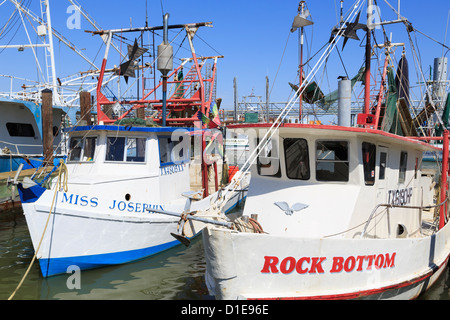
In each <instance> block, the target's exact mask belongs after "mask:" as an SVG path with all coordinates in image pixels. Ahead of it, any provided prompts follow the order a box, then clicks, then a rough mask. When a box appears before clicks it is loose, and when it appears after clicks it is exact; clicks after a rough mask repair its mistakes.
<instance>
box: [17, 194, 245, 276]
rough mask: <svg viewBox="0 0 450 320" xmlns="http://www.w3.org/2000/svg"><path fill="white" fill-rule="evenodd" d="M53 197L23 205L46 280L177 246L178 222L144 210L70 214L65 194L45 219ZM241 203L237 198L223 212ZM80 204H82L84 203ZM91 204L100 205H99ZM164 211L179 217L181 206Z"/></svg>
mask: <svg viewBox="0 0 450 320" xmlns="http://www.w3.org/2000/svg"><path fill="white" fill-rule="evenodd" d="M38 193H39V192H38ZM53 194H54V191H50V190H48V191H44V192H43V193H42V195H39V194H37V197H39V200H38V201H35V202H25V203H23V210H24V214H25V217H26V222H27V225H28V228H29V232H30V236H31V239H32V243H33V247H34V250H35V251H37V249H38V247H39V243H40V242H41V239H42V244H41V247H40V249H39V251H38V254H37V259H39V263H40V267H41V272H42V275H43V276H44V277H48V276H53V275H57V274H62V273H66V272H70V270H72V268H73V267H77V268H79V269H80V270H86V269H92V268H98V267H104V266H109V265H117V264H123V263H128V262H132V261H136V260H140V259H143V258H146V257H149V256H151V255H154V254H157V253H160V252H162V251H165V250H167V249H170V248H172V247H174V246H177V245H179V244H180V242H179V241H178V240H176V239H175V238H174V237H173V236H171V233H178V230H177V227H178V221H179V219H178V218H175V217H170V216H165V215H162V214H155V213H149V212H144V211H143V210H141V212H139V213H136V212H133V213H123V212H118V211H111V210H105V209H103V210H94V209H96V208H84V209H82V208H80V207H78V208H71V207H70V205H67V200H66V199H67V195H66V194H65V193H63V192H57V194H56V196H55V201H54V202H55V203H56V204H57V205H56V206H54V207H53V209H52V212H51V214H49V212H50V204H51V203H52V199H51V198H50V197H53ZM213 196H214V195H211V196H210V197H208V198H205V199H203V200H201V201H199V202H198V204H199V205H197V206H196V207H197V208H200V207H202V205H203V206H206V205H207V204H209V203H210V201H211V197H213ZM73 199H74V198H73ZM80 200H81V198H80ZM80 200H79V201H80ZM242 200H243V198H242V196H239V195H238V194H237V195H236V197H234V198H233V201H232V202H231V203H230V204H229V205H228V206H227V208H226V211H227V212H228V211H230V210H232V209H233V208H234V206H236V205H237V203H238V202H240V201H242ZM74 201H75V200H73V201H72V207H73V202H74ZM83 201H86V200H85V199H84V198H83ZM95 201H96V202H95V203H97V201H98V202H99V203H100V202H101V199H97V200H95ZM62 202H64V203H62ZM201 202H203V203H204V204H202V203H201ZM79 203H80V202H79ZM82 203H83V204H84V203H85V202H82ZM44 204H45V205H44ZM86 207H88V206H86ZM99 207H101V206H100V205H99ZM164 209H166V210H171V211H175V212H182V211H183V206H182V205H176V206H165V207H164ZM124 211H126V210H124ZM44 230H45V232H44ZM68 270H69V271H68Z"/></svg>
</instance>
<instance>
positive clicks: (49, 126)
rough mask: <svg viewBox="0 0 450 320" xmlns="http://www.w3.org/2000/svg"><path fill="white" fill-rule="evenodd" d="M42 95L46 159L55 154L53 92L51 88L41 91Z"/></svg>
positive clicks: (43, 142) (43, 138) (43, 139)
mask: <svg viewBox="0 0 450 320" xmlns="http://www.w3.org/2000/svg"><path fill="white" fill-rule="evenodd" d="M41 97H42V106H41V109H42V110H41V111H42V146H43V155H44V160H45V161H50V160H51V158H52V156H53V93H52V90H50V89H44V90H42V92H41Z"/></svg>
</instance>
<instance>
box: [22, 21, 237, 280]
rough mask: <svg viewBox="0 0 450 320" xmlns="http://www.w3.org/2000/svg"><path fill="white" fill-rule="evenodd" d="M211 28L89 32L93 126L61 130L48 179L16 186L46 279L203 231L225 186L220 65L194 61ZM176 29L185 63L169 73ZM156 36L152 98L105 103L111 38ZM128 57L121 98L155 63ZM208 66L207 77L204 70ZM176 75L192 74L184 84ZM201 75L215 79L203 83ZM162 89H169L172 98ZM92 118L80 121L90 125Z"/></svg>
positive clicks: (140, 54) (140, 53)
mask: <svg viewBox="0 0 450 320" xmlns="http://www.w3.org/2000/svg"><path fill="white" fill-rule="evenodd" d="M210 25H211V23H196V24H185V25H169V24H168V14H166V15H165V17H164V25H163V26H160V27H148V26H146V27H143V28H128V29H118V30H100V31H95V32H94V34H99V35H102V36H103V35H106V39H107V41H106V43H107V45H106V49H105V56H104V59H103V63H102V68H101V71H100V73H99V77H98V87H97V106H96V107H97V108H96V113H97V120H98V121H97V123H95V124H90V123H86V124H85V125H79V126H74V127H71V128H69V129H68V130H66V131H67V134H68V135H69V143H68V150H69V153H68V156H67V158H66V159H65V160H64V161H61V162H60V163H59V164H58V165H57V166H55V168H54V171H53V173H54V174H55V175H56V177H55V178H53V179H52V178H48V179H47V180H46V182H41V181H39V182H38V181H35V180H33V179H29V178H25V179H23V181H20V183H19V184H18V188H19V192H20V196H21V200H22V206H23V211H24V215H25V218H26V221H27V225H28V228H29V231H30V235H31V239H32V242H33V246H34V250H35V254H36V257H37V259H39V263H40V268H41V272H42V275H43V276H44V277H47V276H52V275H56V274H61V273H66V272H67V270H68V268H69V267H70V268H73V267H77V268H79V269H81V270H86V269H91V268H96V267H101V266H109V265H115V264H122V263H127V262H131V261H136V260H139V259H142V258H145V257H148V256H151V255H154V254H157V253H159V252H162V251H163V250H166V249H169V248H171V247H173V246H175V245H179V241H178V240H177V239H178V237H179V233H180V232H181V230H182V229H183V227H184V224H186V225H190V222H189V221H192V220H195V219H203V220H206V221H208V217H206V216H204V215H203V216H202V214H201V212H202V211H205V210H206V209H207V208H209V207H210V206H211V203H214V201H215V199H216V198H217V197H218V196H219V195H220V193H221V192H222V187H223V185H225V184H226V183H225V184H222V181H227V179H226V177H225V176H224V177H223V178H224V179H222V172H224V173H225V172H227V170H226V169H225V167H224V166H223V165H224V162H223V161H221V160H223V158H224V156H225V155H224V154H223V153H222V152H221V150H223V147H221V141H219V136H220V134H219V133H220V131H219V130H217V129H216V127H217V125H219V124H220V123H218V121H220V119H217V109H218V108H217V101H216V99H215V95H214V93H215V70H216V62H217V59H218V57H213V58H209V59H207V58H203V57H198V58H197V55H196V53H195V50H193V41H192V39H193V36H194V34H195V31H196V30H197V29H198V28H200V27H202V26H210ZM175 28H178V29H180V30H182V31H183V30H184V31H186V36H187V38H188V40H189V43H190V46H191V48H192V51H191V53H192V57H191V58H188V59H185V60H183V62H182V63H181V65H180V66H178V67H177V68H175V69H174V70H172V68H173V67H172V66H173V51H172V50H171V45H170V43H169V40H168V30H169V29H175ZM155 30H163V32H164V41H163V43H162V44H161V45H160V46H159V47H158V56H157V57H158V60H157V65H158V70H159V71H161V73H162V74H163V81H162V82H160V83H158V84H157V85H156V86H155V87H154V88H151V89H149V88H146V87H141V88H140V90H142V91H140V90H139V91H138V92H139V93H142V96H140V97H137V98H134V99H130V98H129V97H128V98H127V97H122V96H119V95H114V97H115V99H114V100H113V99H109V98H108V97H107V94H106V93H104V92H105V91H106V87H104V86H103V85H102V83H103V77H104V75H105V72H106V70H107V69H106V67H107V62H108V60H109V59H110V58H111V57H109V51H110V50H109V49H110V46H111V41H112V38H113V36H116V35H118V34H120V35H123V34H127V35H129V34H131V33H132V32H137V33H138V34H141V32H149V31H151V32H154V31H155ZM147 48H148V47H147ZM127 49H128V55H126V56H127V57H128V59H127V61H124V62H123V64H122V65H121V66H120V67H118V68H116V70H114V71H113V72H114V73H116V74H117V75H118V76H120V78H121V80H122V81H125V83H124V84H122V85H123V86H122V89H123V90H124V91H127V90H125V89H124V86H125V85H126V84H127V83H128V80H129V78H134V77H135V71H136V70H138V69H139V70H140V71H141V74H140V76H142V77H144V76H148V74H149V73H145V74H144V71H151V72H154V71H153V70H154V69H153V68H151V67H150V65H154V64H155V63H156V59H155V58H156V57H154V56H153V58H154V60H153V62H149V64H148V65H145V64H144V62H142V65H143V66H145V67H143V68H140V66H139V65H138V64H135V61H137V60H138V58H139V59H142V61H144V58H145V59H148V58H149V57H148V56H147V55H145V56H144V54H145V53H146V51H147V50H148V49H146V48H145V47H141V46H138V45H137V41H134V43H133V42H132V43H130V44H128V46H127ZM150 58H151V57H150ZM211 60H212V61H213V62H214V64H213V66H212V68H211V64H210V63H206V62H207V61H211ZM135 67H136V68H135ZM145 68H147V69H145ZM183 68H184V69H185V70H186V69H188V68H189V71H188V72H187V73H185V76H184V77H181V76H180V75H181V74H182V70H183ZM206 68H209V69H208V70H209V71H211V70H213V71H214V72H212V73H206V74H207V75H205V70H206ZM149 69H151V70H149ZM174 77H175V78H174ZM138 83H140V81H138ZM143 83H145V82H143ZM168 84H169V85H172V86H174V87H176V90H174V91H173V92H172V93H170V92H169V94H168V91H169V90H167V87H168ZM158 88H159V89H162V99H161V98H160V97H161V95H160V92H158V94H157V93H156V89H158ZM154 97H155V98H154ZM81 112H82V113H83V114H84V113H89V112H90V110H89V107H88V108H87V109H85V107H84V106H83V105H82V111H81ZM212 115H214V117H213V118H212V119H210V116H212ZM90 118H91V117H90V116H87V121H88V120H89V119H90ZM199 119H203V120H204V121H203V122H202V121H200V120H199ZM210 120H211V121H210ZM210 122H211V123H210ZM213 122H214V123H215V124H216V127H214V128H213V127H212V123H213ZM213 129H214V130H217V132H215V131H214V130H213ZM46 186H47V187H46ZM244 197H245V191H243V190H241V191H238V192H235V193H234V196H233V199H232V201H230V202H229V205H228V206H227V207H226V209H225V212H229V211H230V210H232V209H233V207H234V206H236V205H237V204H238V203H239V202H240V201H242V200H243V198H244ZM159 211H161V212H163V213H166V214H163V213H158V212H159ZM171 212H185V215H184V216H183V219H184V220H183V223H179V220H180V215H178V216H175V217H173V216H170V213H171ZM188 216H189V217H188ZM200 216H201V217H200ZM186 222H187V223H186ZM200 231H201V230H200V229H197V230H196V231H195V232H194V233H192V234H191V235H190V237H189V239H190V238H192V237H194V236H195V235H196V234H198V233H199V232H200ZM189 239H186V241H189Z"/></svg>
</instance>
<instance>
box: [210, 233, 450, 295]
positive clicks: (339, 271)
mask: <svg viewBox="0 0 450 320" xmlns="http://www.w3.org/2000/svg"><path fill="white" fill-rule="evenodd" d="M449 233H450V228H449V226H448V225H446V226H445V227H444V228H443V229H441V230H440V231H439V232H437V233H436V234H434V235H433V236H427V237H422V238H409V239H404V238H403V239H343V238H342V239H332V238H322V239H314V238H296V237H289V236H275V235H269V234H249V233H238V232H234V231H230V230H225V229H219V228H208V229H207V230H204V231H203V239H204V247H205V255H206V262H207V268H206V283H207V286H208V289H209V291H210V294H213V295H215V297H216V298H217V299H225V300H230V299H288V300H290V299H299V300H308V299H317V300H319V299H320V300H322V299H331V300H335V299H402V300H406V299H414V298H416V297H418V296H419V295H420V294H421V293H423V292H425V291H426V290H427V289H428V288H429V287H430V286H431V285H432V284H433V283H434V282H435V281H436V280H437V279H438V277H439V276H440V275H441V274H442V272H443V270H445V268H446V266H447V264H448V259H449V254H450V243H449V241H448V239H449Z"/></svg>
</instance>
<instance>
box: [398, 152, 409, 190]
mask: <svg viewBox="0 0 450 320" xmlns="http://www.w3.org/2000/svg"><path fill="white" fill-rule="evenodd" d="M407 163H408V153H407V152H406V151H402V152H401V153H400V167H399V168H400V169H399V173H398V183H404V182H405V178H406V164H407Z"/></svg>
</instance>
